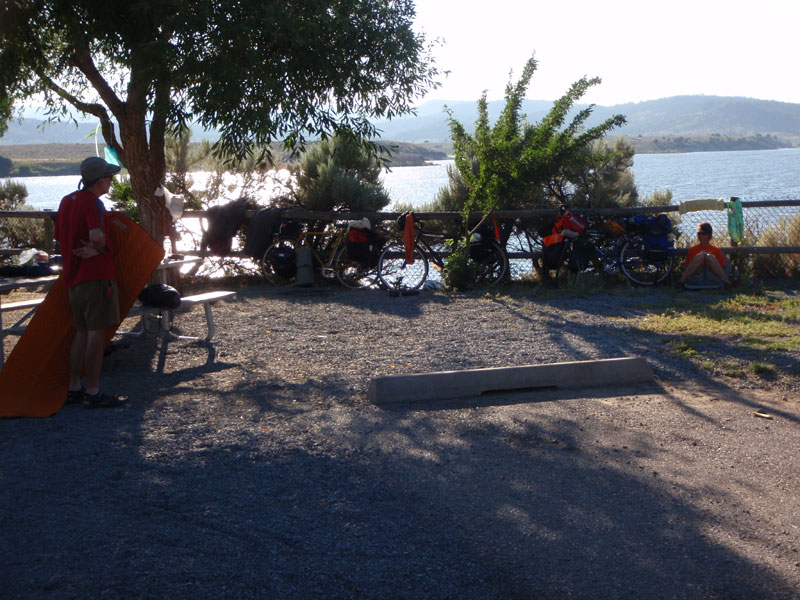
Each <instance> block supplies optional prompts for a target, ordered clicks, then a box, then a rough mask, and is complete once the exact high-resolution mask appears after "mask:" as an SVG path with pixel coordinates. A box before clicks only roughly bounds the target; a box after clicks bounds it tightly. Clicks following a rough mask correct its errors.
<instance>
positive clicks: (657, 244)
mask: <svg viewBox="0 0 800 600" xmlns="http://www.w3.org/2000/svg"><path fill="white" fill-rule="evenodd" d="M634 219H635V220H637V219H638V220H639V221H638V222H637V226H638V227H639V229H640V231H641V232H642V245H643V246H644V253H645V257H646V258H648V259H649V260H664V259H666V258H667V257H668V256H670V255H671V254H672V253H673V251H674V249H675V243H674V242H673V238H672V222H671V221H670V220H669V217H668V216H667V215H664V214H661V215H658V216H657V217H647V218H642V217H639V216H637V217H634Z"/></svg>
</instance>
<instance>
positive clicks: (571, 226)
mask: <svg viewBox="0 0 800 600" xmlns="http://www.w3.org/2000/svg"><path fill="white" fill-rule="evenodd" d="M587 224H588V222H587V221H586V219H584V218H583V217H581V216H578V215H576V214H573V213H571V212H570V211H568V210H566V211H564V212H563V213H562V214H561V217H560V218H559V219H557V220H556V224H555V229H556V230H557V231H559V232H561V233H562V234H563V235H564V236H565V237H578V236H579V235H580V234H582V233H583V230H584V229H586V225H587Z"/></svg>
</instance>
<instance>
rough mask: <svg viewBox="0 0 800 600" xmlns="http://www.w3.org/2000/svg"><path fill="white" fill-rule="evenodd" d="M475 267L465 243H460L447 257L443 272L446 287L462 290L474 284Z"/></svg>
mask: <svg viewBox="0 0 800 600" xmlns="http://www.w3.org/2000/svg"><path fill="white" fill-rule="evenodd" d="M476 277H477V269H476V266H475V262H474V261H473V260H472V259H470V256H469V248H468V245H467V244H464V243H461V244H459V245H458V247H457V248H455V250H453V252H452V253H451V254H450V256H448V257H447V266H446V267H445V270H444V273H443V279H444V284H445V286H447V288H448V289H451V290H455V291H458V292H462V291H465V290H468V289H470V288H471V287H472V286H473V285H475V278H476Z"/></svg>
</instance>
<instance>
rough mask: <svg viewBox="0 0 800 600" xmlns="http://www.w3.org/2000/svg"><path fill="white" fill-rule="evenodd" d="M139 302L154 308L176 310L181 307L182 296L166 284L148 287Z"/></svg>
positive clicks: (140, 294)
mask: <svg viewBox="0 0 800 600" xmlns="http://www.w3.org/2000/svg"><path fill="white" fill-rule="evenodd" d="M139 302H141V303H142V304H144V305H145V306H152V307H154V308H167V309H175V308H178V307H179V306H180V305H181V295H180V293H179V292H178V290H176V289H175V288H174V287H172V286H169V285H167V284H165V283H155V284H153V285H148V286H147V287H146V288H144V289H143V290H142V291H141V292H140V293H139Z"/></svg>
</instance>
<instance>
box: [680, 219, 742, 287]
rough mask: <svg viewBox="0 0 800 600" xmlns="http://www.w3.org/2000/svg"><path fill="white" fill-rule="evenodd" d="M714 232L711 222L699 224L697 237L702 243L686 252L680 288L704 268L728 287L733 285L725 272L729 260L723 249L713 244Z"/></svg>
mask: <svg viewBox="0 0 800 600" xmlns="http://www.w3.org/2000/svg"><path fill="white" fill-rule="evenodd" d="M712 234H713V231H712V229H711V223H708V222H706V221H703V222H702V223H700V224H699V225H698V226H697V239H698V240H699V242H700V243H699V244H697V245H696V246H692V247H691V248H689V252H688V253H687V254H686V261H685V262H684V263H683V266H684V269H683V274H682V275H681V276H680V278H679V279H678V281H677V286H678V287H679V288H683V286H684V284H685V283H686V280H687V279H689V278H690V277H691V276H692V275H694V274H695V273H699V272H701V271H702V270H703V269H708V270H709V271H711V272H712V273H713V274H714V275H716V276H717V277H719V278H720V280H722V283H723V284H725V288H726V289H727V288H729V287H731V282H730V279H728V274H727V273H726V272H725V267H726V266H727V264H728V261H726V260H725V256H724V255H723V254H722V250H720V249H719V248H717V247H716V246H712V245H711V236H712Z"/></svg>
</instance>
